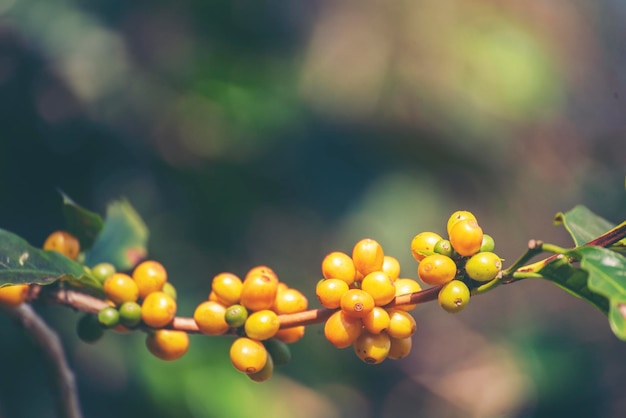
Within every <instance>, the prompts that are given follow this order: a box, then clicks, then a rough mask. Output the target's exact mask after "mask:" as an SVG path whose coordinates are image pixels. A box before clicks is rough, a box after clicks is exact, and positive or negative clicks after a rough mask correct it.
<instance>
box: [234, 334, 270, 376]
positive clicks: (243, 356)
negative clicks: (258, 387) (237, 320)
mask: <svg viewBox="0 0 626 418" xmlns="http://www.w3.org/2000/svg"><path fill="white" fill-rule="evenodd" d="M267 357H268V354H267V350H266V349H265V347H264V346H263V343H261V342H259V341H256V340H252V339H250V338H246V337H239V338H237V339H236V340H235V341H234V342H233V344H232V345H231V346H230V361H231V362H232V363H233V366H235V368H236V369H237V370H239V371H240V372H243V373H247V374H250V373H256V372H258V371H260V370H261V369H263V367H264V366H265V363H266V362H267Z"/></svg>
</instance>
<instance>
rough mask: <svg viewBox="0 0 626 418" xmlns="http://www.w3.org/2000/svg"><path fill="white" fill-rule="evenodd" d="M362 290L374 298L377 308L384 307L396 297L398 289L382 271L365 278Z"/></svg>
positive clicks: (362, 282)
mask: <svg viewBox="0 0 626 418" xmlns="http://www.w3.org/2000/svg"><path fill="white" fill-rule="evenodd" d="M361 290H364V291H365V292H367V293H369V294H370V295H371V296H372V298H374V304H375V305H376V306H384V305H386V304H388V303H389V302H391V301H392V300H393V298H394V297H396V287H395V285H394V283H393V280H391V279H390V278H389V276H387V274H385V273H383V272H382V271H374V272H372V273H370V274H368V275H367V276H365V277H364V278H363V280H362V281H361Z"/></svg>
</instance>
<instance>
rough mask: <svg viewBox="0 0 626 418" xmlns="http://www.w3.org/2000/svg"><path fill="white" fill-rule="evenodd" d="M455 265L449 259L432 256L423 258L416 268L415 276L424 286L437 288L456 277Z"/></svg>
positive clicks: (442, 256)
mask: <svg viewBox="0 0 626 418" xmlns="http://www.w3.org/2000/svg"><path fill="white" fill-rule="evenodd" d="M456 270H457V269H456V264H455V263H454V260H452V259H451V258H450V257H448V256H445V255H441V254H433V255H429V256H428V257H424V259H423V260H422V261H420V264H419V266H418V267H417V275H418V276H419V278H420V279H421V280H422V281H423V282H424V283H426V284H429V285H431V286H438V285H442V284H446V283H448V282H449V281H451V280H452V279H454V276H456Z"/></svg>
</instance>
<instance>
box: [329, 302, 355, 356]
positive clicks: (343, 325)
mask: <svg viewBox="0 0 626 418" xmlns="http://www.w3.org/2000/svg"><path fill="white" fill-rule="evenodd" d="M362 330H363V323H362V322H361V320H360V319H359V318H352V317H350V316H348V315H346V314H345V313H344V312H343V311H337V312H335V313H333V314H332V315H331V316H330V317H329V318H328V319H327V320H326V323H325V324H324V336H325V337H326V339H327V340H328V341H329V342H330V343H331V344H332V345H334V346H335V347H337V348H346V347H349V346H350V345H352V343H353V342H354V341H355V340H356V339H357V338H358V337H359V335H361V331H362Z"/></svg>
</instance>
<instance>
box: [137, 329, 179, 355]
mask: <svg viewBox="0 0 626 418" xmlns="http://www.w3.org/2000/svg"><path fill="white" fill-rule="evenodd" d="M146 347H148V350H149V351H150V352H151V353H152V354H153V355H154V356H155V357H158V358H160V359H161V360H176V359H177V358H180V357H182V356H183V355H184V354H185V353H186V352H187V349H188V348H189V335H187V333H186V332H185V331H177V330H171V329H159V330H156V331H153V332H149V333H148V335H147V336H146Z"/></svg>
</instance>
